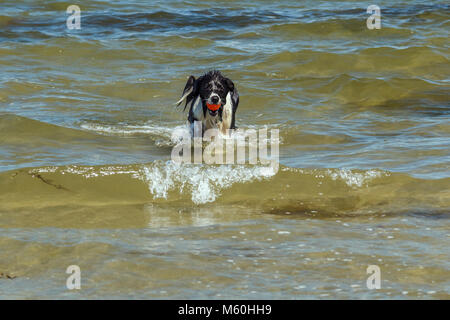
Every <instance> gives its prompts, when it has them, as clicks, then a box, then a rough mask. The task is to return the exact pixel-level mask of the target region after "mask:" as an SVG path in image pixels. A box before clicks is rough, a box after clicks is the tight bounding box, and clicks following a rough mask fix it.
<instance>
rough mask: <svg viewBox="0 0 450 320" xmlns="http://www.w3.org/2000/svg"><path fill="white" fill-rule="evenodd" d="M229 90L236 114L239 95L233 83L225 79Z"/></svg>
mask: <svg viewBox="0 0 450 320" xmlns="http://www.w3.org/2000/svg"><path fill="white" fill-rule="evenodd" d="M225 81H226V84H227V86H228V89H229V90H230V95H231V100H232V101H233V111H234V112H236V109H237V107H238V105H239V93H238V91H237V89H236V87H235V86H234V83H233V81H231V80H230V79H228V78H225Z"/></svg>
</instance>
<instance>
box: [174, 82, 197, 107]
mask: <svg viewBox="0 0 450 320" xmlns="http://www.w3.org/2000/svg"><path fill="white" fill-rule="evenodd" d="M197 87H198V86H197V81H196V80H195V77H194V76H190V77H189V79H188V81H187V82H186V85H185V86H184V90H183V94H182V95H181V98H180V100H178V101H177V102H176V103H175V104H176V105H177V106H179V105H180V104H181V103H182V102H183V101H184V100H186V104H185V105H184V109H183V110H185V109H186V106H187V104H188V103H189V102H190V101H191V100H192V99H193V98H194V97H195V96H196V95H197V94H198V92H197V91H198V88H197Z"/></svg>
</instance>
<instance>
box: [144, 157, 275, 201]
mask: <svg viewBox="0 0 450 320" xmlns="http://www.w3.org/2000/svg"><path fill="white" fill-rule="evenodd" d="M142 173H143V176H142V179H143V180H144V181H146V182H147V183H148V186H149V190H150V192H151V193H152V194H153V196H154V197H155V198H165V199H167V197H168V193H169V191H171V190H173V191H176V192H179V193H180V194H182V193H190V196H191V199H192V201H193V202H194V203H195V204H201V203H207V202H214V201H215V200H216V199H217V198H218V197H219V196H220V194H221V192H222V191H223V190H224V189H226V188H229V187H231V186H232V185H233V184H235V183H243V182H249V181H254V180H261V179H264V178H268V177H271V176H273V175H274V174H275V172H274V171H273V170H272V171H271V170H270V168H267V167H262V166H246V165H220V166H211V165H205V164H178V163H175V162H173V161H171V160H169V161H167V162H155V163H153V164H152V165H150V166H144V167H143V170H142Z"/></svg>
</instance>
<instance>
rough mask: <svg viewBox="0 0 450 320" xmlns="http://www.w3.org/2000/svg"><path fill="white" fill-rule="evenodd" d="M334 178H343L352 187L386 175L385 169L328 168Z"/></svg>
mask: <svg viewBox="0 0 450 320" xmlns="http://www.w3.org/2000/svg"><path fill="white" fill-rule="evenodd" d="M327 173H328V174H329V176H330V177H331V179H333V180H337V179H342V180H344V182H345V183H346V184H347V185H348V186H350V187H362V186H363V185H367V183H368V182H369V181H371V180H373V179H375V178H379V177H381V176H383V175H386V173H385V172H383V171H378V170H369V171H365V172H363V173H359V172H352V171H351V170H349V169H338V170H333V171H332V170H330V169H328V170H327Z"/></svg>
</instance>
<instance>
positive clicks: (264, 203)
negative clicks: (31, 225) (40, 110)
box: [0, 161, 450, 214]
mask: <svg viewBox="0 0 450 320" xmlns="http://www.w3.org/2000/svg"><path fill="white" fill-rule="evenodd" d="M449 185H450V178H445V179H434V180H426V179H418V178H413V177H411V176H408V175H406V174H400V173H392V172H388V171H383V170H378V169H372V170H366V171H363V170H350V169H306V168H291V167H286V166H281V167H280V170H279V171H278V172H277V173H276V172H274V171H273V169H271V168H270V167H264V166H261V165H205V164H176V163H173V162H172V161H155V162H152V163H149V164H142V165H109V166H62V167H56V166H52V167H39V168H29V169H18V170H14V171H8V172H3V173H0V200H1V201H0V209H2V210H8V209H13V208H15V209H19V208H20V209H22V210H27V209H26V208H29V210H34V209H36V208H45V207H48V206H62V205H71V204H72V205H80V204H81V205H90V206H96V205H101V204H103V205H105V204H108V205H110V206H111V205H114V204H120V205H125V204H127V203H128V204H133V205H135V204H138V203H141V204H142V205H144V204H149V203H155V204H158V203H159V204H163V203H166V204H167V203H183V205H184V206H199V205H205V204H208V203H215V204H220V205H231V204H236V203H239V204H240V205H243V206H247V207H250V208H254V209H257V208H259V210H260V211H261V212H270V213H278V212H280V213H282V212H291V213H318V214H320V213H322V214H367V213H384V214H386V213H398V212H404V211H408V210H409V211H411V210H419V209H420V210H429V211H433V210H438V211H442V210H448V209H450V193H449V191H448V186H449ZM19 190H20V192H19Z"/></svg>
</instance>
